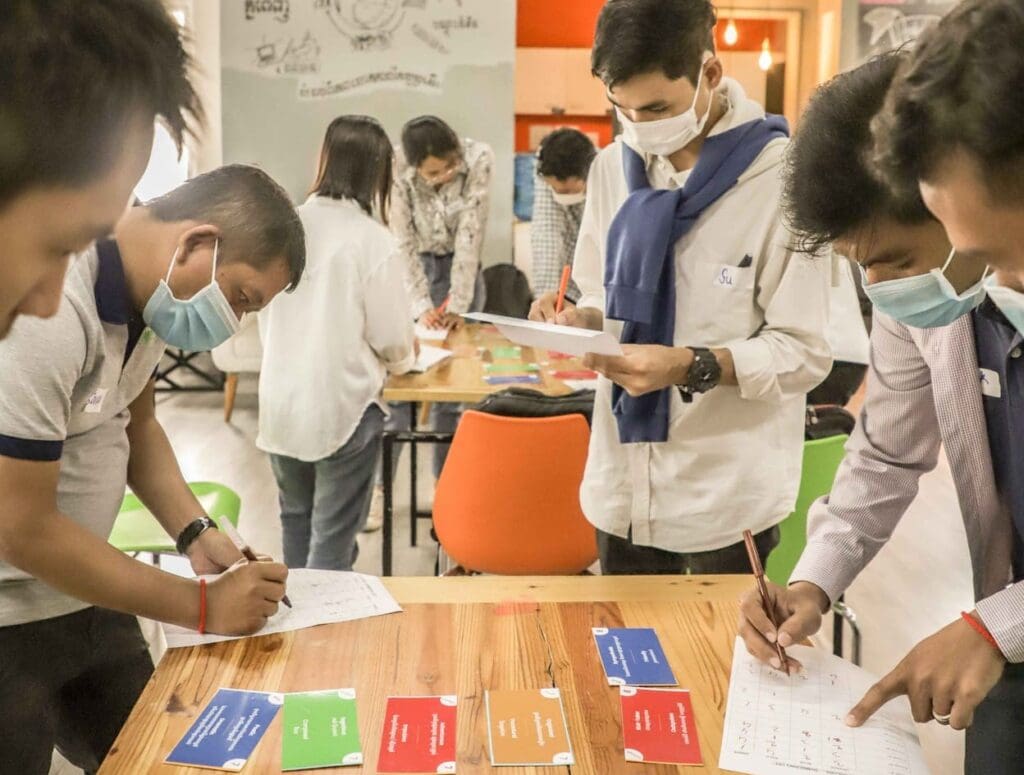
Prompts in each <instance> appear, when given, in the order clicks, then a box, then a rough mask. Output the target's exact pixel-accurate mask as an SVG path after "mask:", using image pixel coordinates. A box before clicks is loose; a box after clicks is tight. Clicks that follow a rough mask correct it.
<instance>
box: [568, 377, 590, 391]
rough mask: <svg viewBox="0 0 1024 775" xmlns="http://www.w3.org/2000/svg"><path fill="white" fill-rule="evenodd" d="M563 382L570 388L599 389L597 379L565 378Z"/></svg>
mask: <svg viewBox="0 0 1024 775" xmlns="http://www.w3.org/2000/svg"><path fill="white" fill-rule="evenodd" d="M562 384H563V385H565V386H566V387H567V388H569V389H570V390H597V380H596V379H563V380H562Z"/></svg>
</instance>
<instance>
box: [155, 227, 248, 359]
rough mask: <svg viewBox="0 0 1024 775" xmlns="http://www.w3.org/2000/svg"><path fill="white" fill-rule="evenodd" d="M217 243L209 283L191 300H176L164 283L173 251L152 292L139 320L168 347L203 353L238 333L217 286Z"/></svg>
mask: <svg viewBox="0 0 1024 775" xmlns="http://www.w3.org/2000/svg"><path fill="white" fill-rule="evenodd" d="M219 247H220V240H217V241H216V242H215V243H214V244H213V270H212V271H211V277H210V284H209V285H207V286H206V287H205V288H203V289H202V290H201V291H199V292H198V293H196V294H195V295H194V296H193V297H192V298H191V299H184V300H183V299H176V298H174V294H173V293H171V287H170V286H169V285H168V284H167V281H168V280H170V279H171V272H172V271H174V264H175V263H176V261H177V258H178V251H177V250H176V251H174V256H173V257H172V258H171V265H170V267H168V269H167V276H166V277H165V278H164V279H163V280H161V281H160V285H158V286H157V289H156V290H155V291H153V295H152V296H151V297H150V299H149V302H147V304H146V308H145V309H144V310H143V311H142V319H143V320H145V321H146V325H148V326H149V327H150V328H152V329H153V331H154V332H155V333H156V335H157V336H159V337H160V338H161V339H163V340H164V341H165V342H167V344H169V345H170V346H171V347H178V348H180V349H182V350H187V351H189V352H204V351H206V350H212V349H213V348H214V347H216V346H217V345H220V344H223V343H224V342H226V341H227V340H228V339H230V338H231V336H232V335H233V334H235V333H236V332H237V331H238V328H239V322H238V318H237V317H235V313H234V311H233V310H232V309H231V305H230V304H228V300H227V298H226V297H225V296H224V292H223V291H222V290H221V289H220V285H219V284H218V283H217V250H218V248H219Z"/></svg>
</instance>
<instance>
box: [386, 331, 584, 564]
mask: <svg viewBox="0 0 1024 775" xmlns="http://www.w3.org/2000/svg"><path fill="white" fill-rule="evenodd" d="M423 344H429V345H431V346H443V347H445V348H446V349H449V350H451V351H452V357H451V358H448V359H447V360H444V361H442V362H441V363H439V364H437V365H436V366H434V367H432V368H431V369H430V370H429V371H427V372H425V373H423V374H403V375H401V376H394V377H391V378H390V379H388V381H387V383H386V384H385V385H384V400H385V401H403V402H409V403H410V406H409V412H410V418H411V428H412V430H411V431H387V432H385V433H384V440H383V452H382V458H383V464H382V479H383V486H384V522H383V526H382V531H381V542H382V546H381V565H382V573H383V575H385V576H390V575H391V567H392V527H393V515H394V482H393V481H392V476H391V469H392V463H391V461H392V456H393V455H394V445H395V444H396V443H407V444H408V445H409V453H410V454H409V461H410V462H409V466H410V469H409V471H410V474H409V476H410V494H409V517H410V523H409V528H410V529H409V538H410V543H411V544H412V545H413V546H415V545H416V524H417V520H418V519H419V518H426V517H430V516H431V514H430V512H429V511H420V510H419V507H418V505H417V502H416V499H417V493H416V480H417V472H416V445H417V443H430V444H446V443H448V442H450V441H451V440H452V434H450V433H435V432H432V431H421V430H418V429H417V422H418V417H417V416H418V414H419V406H420V404H431V403H456V404H463V403H476V402H478V401H481V400H483V399H484V398H486V397H487V396H489V395H491V394H492V393H497V392H499V391H501V390H504V389H505V388H508V387H523V388H527V389H529V390H536V391H538V392H540V393H543V394H545V395H549V396H560V395H568V394H569V393H571V392H572V389H571V388H570V387H568V386H567V385H566V384H565V383H564V382H562V381H561V380H558V379H555V378H554V377H553V376H551V372H552V371H576V370H579V369H582V368H583V364H582V361H581V359H579V358H563V359H558V360H554V359H552V357H551V355H550V353H548V351H547V350H538V349H536V348H533V347H521V348H520V350H521V354H520V357H519V358H518V359H509V358H502V359H499V360H500V361H501V362H502V363H513V362H515V361H516V360H518V361H519V362H521V363H524V364H525V363H536V364H537V365H538V366H539V367H540V371H539V372H537V373H538V375H539V376H540V382H539V383H537V384H534V385H488V384H487V383H486V382H485V381H484V377H485V376H486V374H485V371H484V368H485V365H486V364H488V363H492V362H494V361H495V360H496V359H495V358H494V357H493V352H494V349H495V348H497V347H515V346H518V345H513V343H512V342H510V341H509V340H508V339H506V338H505V337H503V336H502V335H501V334H499V333H498V332H497V330H496V329H495V328H494V327H493V326H481V325H477V324H472V325H462V326H459V327H458V328H457V329H455V330H453V331H452V332H451V333H450V334H449V335H448V338H447V339H446V340H445V342H444V344H443V345H440V343H438V342H424V343H423ZM545 364H546V365H545Z"/></svg>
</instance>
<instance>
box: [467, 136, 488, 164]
mask: <svg viewBox="0 0 1024 775" xmlns="http://www.w3.org/2000/svg"><path fill="white" fill-rule="evenodd" d="M462 147H463V149H464V153H465V155H466V165H467V166H468V167H469V168H470V169H477V168H481V167H485V166H489V165H491V164H493V163H494V149H493V148H491V146H490V145H488V144H487V143H484V142H481V141H480V140H472V139H470V138H468V137H467V138H464V139H463V141H462Z"/></svg>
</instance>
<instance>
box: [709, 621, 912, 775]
mask: <svg viewBox="0 0 1024 775" xmlns="http://www.w3.org/2000/svg"><path fill="white" fill-rule="evenodd" d="M786 652H787V653H789V654H792V656H794V657H795V658H796V659H798V660H800V662H801V664H803V666H804V669H805V672H804V674H803V675H799V676H798V675H792V676H786V675H785V674H783V673H780V672H779V671H777V670H773V669H772V668H770V667H768V666H767V665H762V664H761V663H760V662H758V661H757V660H755V659H754V658H753V657H752V656H750V654H748V653H747V648H746V646H744V645H743V641H742V640H741V639H740V638H737V639H736V644H735V649H734V656H733V660H732V677H731V678H730V681H729V702H728V706H727V708H726V712H725V729H724V731H723V734H722V754H721V757H720V759H719V762H718V766H719V767H721V768H722V769H723V770H735V771H736V772H743V773H751V774H754V773H756V775H795V774H796V773H800V775H807V774H808V773H828V775H847V774H849V775H859V773H871V775H928V767H927V766H926V765H925V761H924V754H923V753H922V751H921V743H920V741H919V740H918V737H917V731H916V729H915V728H914V720H913V717H912V716H911V714H910V702H909V701H908V700H907V698H906V697H897V698H896V699H895V700H892V701H891V702H889V703H887V704H886V705H884V706H883V707H882V709H881V710H879V711H878V712H877V713H875V715H874V716H872V717H871V719H870V720H869V721H868V722H867V723H866V724H865V725H864V726H863V727H860V728H858V729H853V728H852V727H848V726H846V724H845V723H844V721H843V719H844V718H846V714H847V713H849V711H850V708H852V707H853V706H854V705H855V704H856V703H857V701H858V700H860V698H861V697H862V696H863V695H864V693H865V692H866V691H867V690H868V689H869V688H870V687H871V685H872V684H873V683H874V682H875V680H876V679H875V678H874V677H873V676H872V675H871V674H870V673H868V672H867V671H866V670H862V669H861V668H859V667H857V666H856V665H853V664H851V663H850V662H847V661H845V660H842V659H840V658H839V657H836V656H834V655H833V654H829V653H828V652H826V651H822V650H820V649H815V648H811V647H809V646H790V647H787V649H786Z"/></svg>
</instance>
